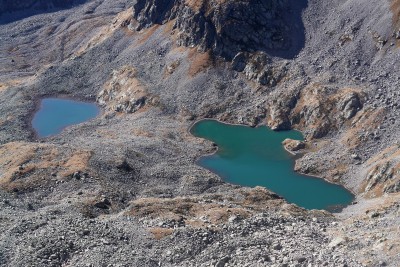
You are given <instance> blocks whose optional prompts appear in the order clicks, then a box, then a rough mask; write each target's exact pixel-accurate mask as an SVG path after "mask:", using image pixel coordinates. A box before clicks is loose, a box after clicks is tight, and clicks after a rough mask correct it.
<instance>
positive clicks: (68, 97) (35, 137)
mask: <svg viewBox="0 0 400 267" xmlns="http://www.w3.org/2000/svg"><path fill="white" fill-rule="evenodd" d="M45 99H55V100H57V99H58V100H66V101H74V102H81V103H85V104H93V105H95V106H96V108H97V110H98V112H97V114H96V116H95V117H93V118H91V119H90V120H93V119H95V118H97V117H99V116H101V115H102V114H104V111H103V109H102V108H101V106H100V105H98V103H97V102H96V101H91V100H90V99H89V98H87V97H82V96H76V95H74V96H71V95H68V94H61V95H54V94H45V95H42V96H41V97H38V98H35V99H34V100H33V106H34V107H33V108H32V109H31V110H30V111H29V114H28V116H27V120H28V123H27V124H28V129H29V131H30V132H31V133H32V137H31V138H32V139H33V141H35V142H41V141H43V140H46V139H48V138H51V137H53V136H55V135H57V134H60V133H61V132H62V131H63V130H65V129H66V128H67V127H70V126H72V125H67V126H65V127H63V128H62V130H61V131H60V133H57V134H51V135H49V136H44V137H40V135H39V133H38V132H37V131H36V129H35V128H34V126H33V120H34V118H35V115H36V114H37V113H38V112H39V111H40V109H41V107H42V101H43V100H45ZM87 121H89V120H87ZM87 121H84V122H87ZM84 122H82V123H84Z"/></svg>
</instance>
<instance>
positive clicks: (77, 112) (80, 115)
mask: <svg viewBox="0 0 400 267" xmlns="http://www.w3.org/2000/svg"><path fill="white" fill-rule="evenodd" d="M99 113H100V109H99V107H98V106H97V105H96V104H94V103H87V102H81V101H75V100H68V99H60V98H45V99H42V100H41V103H40V109H39V110H38V111H37V112H36V113H35V115H34V117H33V120H32V127H33V128H34V129H35V131H36V133H37V135H38V136H39V137H48V136H51V135H55V134H58V133H60V132H61V131H62V130H63V129H64V128H65V127H67V126H71V125H75V124H79V123H82V122H85V121H88V120H90V119H92V118H94V117H96V116H97V115H98V114H99Z"/></svg>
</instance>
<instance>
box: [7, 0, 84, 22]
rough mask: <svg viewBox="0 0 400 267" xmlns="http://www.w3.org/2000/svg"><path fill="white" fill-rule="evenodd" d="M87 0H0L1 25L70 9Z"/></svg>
mask: <svg viewBox="0 0 400 267" xmlns="http://www.w3.org/2000/svg"><path fill="white" fill-rule="evenodd" d="M87 1H88V0H0V25H1V24H7V23H11V22H14V21H17V20H21V19H24V18H27V17H30V16H34V15H38V14H42V13H50V12H56V11H59V10H63V9H69V8H72V7H74V6H77V5H81V4H83V3H85V2H87Z"/></svg>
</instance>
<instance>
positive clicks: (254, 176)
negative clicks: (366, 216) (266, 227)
mask: <svg viewBox="0 0 400 267" xmlns="http://www.w3.org/2000/svg"><path fill="white" fill-rule="evenodd" d="M190 131H191V133H192V134H193V135H195V136H197V137H202V138H205V139H208V140H210V141H212V142H214V143H216V144H217V145H218V151H217V152H216V153H215V154H212V155H207V156H204V157H201V158H200V159H199V160H198V164H199V165H200V166H203V167H205V168H207V169H209V170H210V171H213V172H215V173H216V174H218V175H219V176H220V177H221V178H223V179H224V180H225V181H226V182H229V183H233V184H239V185H243V186H250V187H254V186H264V187H266V188H268V189H270V190H271V191H273V192H275V193H277V194H278V195H280V196H282V197H284V198H285V199H286V200H287V201H289V202H292V203H295V204H297V205H298V206H301V207H304V208H306V209H325V210H329V211H339V210H341V209H342V208H343V207H344V206H347V205H348V204H350V203H351V202H352V200H353V198H354V196H353V195H352V194H351V192H350V191H348V190H346V189H345V188H344V187H342V186H339V185H336V184H331V183H329V182H327V181H325V180H323V179H320V178H315V177H311V176H307V175H302V174H299V173H296V172H295V171H294V170H293V167H294V160H295V157H294V156H293V155H291V154H290V153H288V152H287V151H286V150H285V149H284V148H283V146H282V144H281V143H282V141H283V140H285V139H286V138H291V139H297V140H301V139H302V138H303V136H302V134H301V133H300V132H297V131H282V132H276V131H272V130H271V129H269V128H267V127H265V126H263V127H257V128H250V127H246V126H238V125H228V124H224V123H221V122H218V121H215V120H202V121H200V122H197V123H196V124H195V125H194V126H193V127H192V128H191V130H190Z"/></svg>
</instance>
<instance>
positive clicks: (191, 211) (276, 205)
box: [126, 187, 302, 228]
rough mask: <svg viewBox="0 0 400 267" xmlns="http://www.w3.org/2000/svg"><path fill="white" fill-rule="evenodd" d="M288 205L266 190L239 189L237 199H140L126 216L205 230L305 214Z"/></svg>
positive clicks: (220, 196)
mask: <svg viewBox="0 0 400 267" xmlns="http://www.w3.org/2000/svg"><path fill="white" fill-rule="evenodd" d="M284 203H285V202H284V200H282V199H280V198H278V197H277V196H276V195H274V194H272V193H271V192H270V191H268V190H266V189H265V188H262V187H256V188H253V189H235V197H232V196H223V195H219V194H207V195H205V196H203V197H176V198H140V199H137V200H134V201H132V202H131V205H130V208H129V211H128V212H127V213H126V214H127V215H128V216H135V217H137V218H146V220H148V221H152V220H153V221H157V220H162V221H174V222H184V224H185V225H190V226H192V227H194V228H202V227H206V226H207V225H210V224H212V225H218V224H222V223H226V222H228V221H229V220H234V219H235V218H236V219H243V218H248V217H249V216H251V215H252V214H255V213H257V212H260V211H266V210H270V209H274V210H279V211H282V212H287V213H290V214H295V213H301V211H302V209H300V208H297V207H295V206H293V205H286V204H285V205H284Z"/></svg>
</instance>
